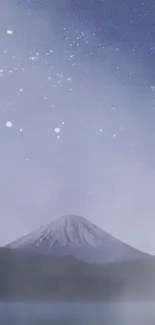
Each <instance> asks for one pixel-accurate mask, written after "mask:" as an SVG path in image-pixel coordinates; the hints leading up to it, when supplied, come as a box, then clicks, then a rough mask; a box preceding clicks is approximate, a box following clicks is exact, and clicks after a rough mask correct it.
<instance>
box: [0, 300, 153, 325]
mask: <svg viewBox="0 0 155 325" xmlns="http://www.w3.org/2000/svg"><path fill="white" fill-rule="evenodd" d="M154 307H155V303H150V302H148V303H146V302H145V303H144V302H143V303H137V302H132V303H131V302H130V303H96V304H90V303H81V304H80V303H72V304H71V303H55V304H54V303H49V302H48V303H34V302H33V303H0V324H2V325H153V324H155V308H154Z"/></svg>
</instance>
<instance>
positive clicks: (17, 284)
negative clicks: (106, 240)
mask: <svg viewBox="0 0 155 325" xmlns="http://www.w3.org/2000/svg"><path fill="white" fill-rule="evenodd" d="M0 265H1V267H0V301H3V302H4V301H8V300H9V301H10V300H13V301H22V300H30V301H32V300H34V301H36V300H45V301H47V300H54V301H57V300H61V301H63V302H64V301H67V300H69V301H75V300H76V301H82V300H85V301H92V300H93V301H99V300H100V301H101V300H106V301H108V300H115V301H116V300H118V299H119V300H122V299H123V301H124V299H127V300H129V299H134V301H135V299H137V300H138V301H139V300H143V299H145V300H147V302H148V300H152V299H153V300H154V298H155V259H154V258H150V259H147V261H146V259H142V260H141V259H140V260H134V261H125V262H124V261H123V262H120V263H107V264H89V263H85V262H82V261H79V260H77V259H74V258H72V257H67V256H61V257H53V256H47V255H43V254H39V253H36V252H27V251H26V252H25V251H21V250H16V249H7V248H0Z"/></svg>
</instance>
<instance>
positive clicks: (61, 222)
mask: <svg viewBox="0 0 155 325" xmlns="http://www.w3.org/2000/svg"><path fill="white" fill-rule="evenodd" d="M6 247H7V248H11V249H20V250H26V251H35V252H39V253H42V254H46V255H52V256H65V255H68V256H72V257H75V258H78V259H80V260H83V261H86V262H91V263H92V262H95V263H109V262H114V261H123V260H132V259H137V258H144V257H146V256H147V254H144V253H142V252H140V251H138V250H136V249H134V248H132V247H130V246H128V245H126V244H124V243H122V242H121V241H119V240H117V239H115V238H114V237H112V236H111V235H109V234H107V233H106V232H104V231H103V230H101V229H100V228H98V227H97V226H95V225H94V224H92V223H91V222H89V221H87V220H86V219H84V218H82V217H78V216H70V215H69V216H65V217H61V218H60V219H58V220H56V221H54V222H52V223H50V224H48V225H45V226H43V227H41V228H39V229H38V230H37V231H34V232H32V233H30V234H28V235H26V236H24V237H22V238H19V239H17V240H16V241H14V242H13V243H11V244H9V245H7V246H6Z"/></svg>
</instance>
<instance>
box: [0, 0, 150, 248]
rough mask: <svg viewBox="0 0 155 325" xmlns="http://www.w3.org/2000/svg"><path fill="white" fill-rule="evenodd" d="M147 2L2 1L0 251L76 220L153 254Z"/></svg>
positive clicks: (0, 58) (0, 32)
mask: <svg viewBox="0 0 155 325" xmlns="http://www.w3.org/2000/svg"><path fill="white" fill-rule="evenodd" d="M154 22H155V2H154V1H153V0H143V1H140V0H104V1H103V0H102V1H101V0H94V1H93V0H43V1H39V0H29V1H28V0H18V1H17V0H1V1H0V39H1V42H0V148H1V149H0V150H1V153H0V180H1V181H0V245H4V244H6V243H8V242H9V241H12V240H14V239H16V238H17V237H19V236H21V235H23V234H26V233H28V232H29V231H31V230H34V229H35V228H37V227H39V226H40V225H42V224H44V223H48V222H51V221H52V220H54V219H55V218H57V217H59V216H61V215H65V214H68V213H69V214H78V215H82V216H84V217H86V218H88V219H89V220H90V221H92V222H94V223H96V224H97V225H98V226H100V227H102V228H103V229H104V230H105V231H107V232H109V233H111V234H112V235H114V236H116V237H117V238H119V239H121V240H123V241H125V242H127V243H129V244H131V245H133V246H135V247H137V248H140V249H143V250H145V251H147V252H150V253H154V254H155V236H154V233H155V24H154Z"/></svg>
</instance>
